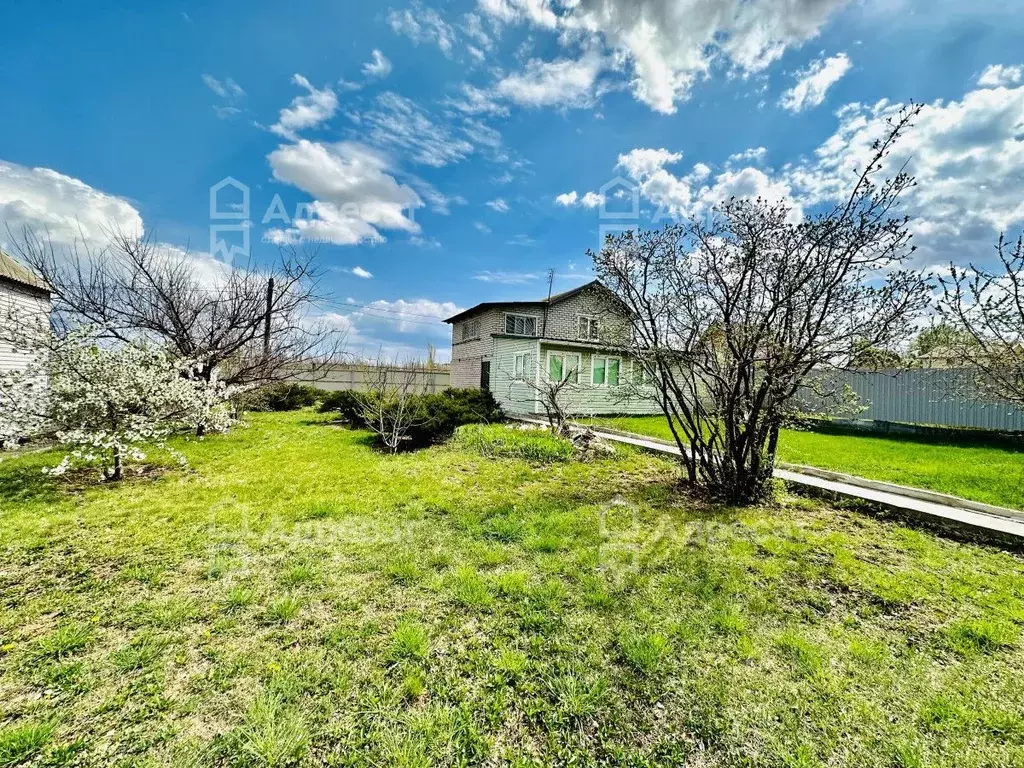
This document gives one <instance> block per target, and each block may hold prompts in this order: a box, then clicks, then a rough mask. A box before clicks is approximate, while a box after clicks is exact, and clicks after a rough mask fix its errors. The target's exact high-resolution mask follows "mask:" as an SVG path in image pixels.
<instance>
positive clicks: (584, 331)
mask: <svg viewBox="0 0 1024 768" xmlns="http://www.w3.org/2000/svg"><path fill="white" fill-rule="evenodd" d="M600 333H601V332H600V327H599V324H598V321H597V318H596V317H581V318H580V328H579V338H581V339H585V340H587V341H597V340H598V339H599V338H600Z"/></svg>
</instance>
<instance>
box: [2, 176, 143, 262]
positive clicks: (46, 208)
mask: <svg viewBox="0 0 1024 768" xmlns="http://www.w3.org/2000/svg"><path fill="white" fill-rule="evenodd" d="M8 227H9V228H10V230H11V232H12V233H13V234H14V236H15V237H18V236H20V235H21V234H22V231H23V230H24V229H26V228H28V229H30V230H33V231H34V232H36V233H37V234H38V235H39V236H41V237H45V236H47V235H49V237H50V238H51V239H52V240H53V241H54V242H55V243H61V244H70V243H73V242H74V241H75V240H78V239H84V240H85V241H86V242H87V243H91V244H95V243H103V242H104V241H105V240H106V233H107V232H108V231H109V230H110V229H112V228H114V229H119V230H122V231H124V232H127V233H132V234H134V233H140V234H141V233H142V231H143V226H142V216H141V215H140V214H139V212H138V210H136V208H135V206H133V205H132V204H131V203H130V202H128V201H127V200H125V199H124V198H121V197H117V196H115V195H109V194H107V193H106V192H101V191H100V190H98V189H94V188H93V187H90V186H89V185H88V184H86V183H85V182H83V181H80V180H79V179H76V178H73V177H71V176H65V175H64V174H62V173H58V172H57V171H53V170H50V169H49V168H28V167H26V166H23V165H17V164H15V163H7V162H3V161H0V239H2V238H6V237H7V231H6V230H7V228H8Z"/></svg>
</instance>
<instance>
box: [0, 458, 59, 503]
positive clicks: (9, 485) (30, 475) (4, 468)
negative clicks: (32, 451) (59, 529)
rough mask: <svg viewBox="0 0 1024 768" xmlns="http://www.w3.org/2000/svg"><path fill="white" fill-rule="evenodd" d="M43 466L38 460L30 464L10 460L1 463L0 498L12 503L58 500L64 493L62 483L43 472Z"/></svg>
mask: <svg viewBox="0 0 1024 768" xmlns="http://www.w3.org/2000/svg"><path fill="white" fill-rule="evenodd" d="M42 467H43V465H42V464H39V463H36V462H31V463H30V464H29V465H28V466H25V465H24V464H21V463H19V464H17V465H14V464H13V462H9V461H8V462H4V463H0V500H2V501H3V502H11V503H18V502H53V501H57V499H59V498H60V497H61V496H62V495H63V491H64V489H63V488H62V487H61V485H62V484H61V483H60V482H58V481H57V480H56V479H55V478H53V477H51V476H50V475H45V474H43V469H42Z"/></svg>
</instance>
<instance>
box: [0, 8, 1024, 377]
mask: <svg viewBox="0 0 1024 768" xmlns="http://www.w3.org/2000/svg"><path fill="white" fill-rule="evenodd" d="M139 5H140V4H136V3H127V2H123V3H115V2H93V3H88V4H67V3H58V2H46V1H43V2H37V3H31V4H30V3H6V4H4V7H3V9H2V10H0V23H2V25H3V28H4V29H8V30H11V29H15V30H25V31H26V32H25V34H19V35H9V36H8V39H7V40H6V41H5V50H4V55H3V57H2V58H0V83H2V85H3V93H4V96H5V102H6V107H7V109H6V110H5V113H6V119H5V120H3V121H0V220H2V221H3V222H4V223H5V224H6V225H8V226H11V227H12V228H14V229H18V228H20V227H22V226H31V227H35V228H41V227H46V228H48V229H49V230H50V232H51V234H52V235H53V236H54V237H55V238H56V239H61V238H63V239H70V238H71V237H73V236H74V235H75V234H83V233H84V234H85V235H86V237H87V238H100V237H101V236H102V235H101V232H102V229H103V227H104V226H105V225H106V224H107V223H117V224H119V225H121V226H129V227H140V228H145V229H146V230H147V231H151V232H154V233H155V234H156V236H157V238H158V240H159V241H160V242H162V243H166V244H168V245H169V246H172V247H177V248H183V247H185V246H188V247H189V248H190V250H191V251H192V252H193V258H195V259H196V261H197V268H198V267H203V268H207V267H209V262H210V257H209V256H208V255H206V254H207V252H209V250H210V229H209V228H210V225H211V220H210V211H209V188H210V187H211V185H213V184H215V183H217V182H218V181H219V180H221V179H222V178H224V177H227V176H231V177H233V178H235V179H238V180H239V181H241V182H243V183H244V184H246V185H248V186H249V187H250V189H251V207H250V218H251V220H252V227H251V230H250V231H251V235H252V236H251V241H250V243H251V248H252V251H253V255H254V257H255V259H256V260H258V261H260V260H263V261H265V260H269V259H272V258H273V256H274V254H275V253H276V249H277V247H278V245H279V244H281V243H293V244H294V243H300V242H301V241H302V240H304V239H305V240H315V241H317V242H319V243H320V244H321V248H322V250H321V255H322V260H323V262H324V265H325V267H327V269H328V272H327V276H326V278H325V287H326V288H327V289H328V291H329V292H330V293H331V294H332V296H333V299H332V301H331V303H330V306H325V307H324V311H325V312H328V313H330V315H331V317H332V319H333V320H334V321H335V322H336V323H337V324H338V325H339V326H340V327H343V328H346V329H347V330H348V332H349V337H350V347H351V349H352V350H353V351H357V352H360V351H361V352H368V353H373V352H375V350H376V349H377V348H378V347H383V348H384V350H385V352H387V353H389V354H394V355H402V356H409V355H416V354H418V355H422V354H423V353H424V352H425V349H426V345H427V344H428V343H433V344H435V345H437V346H438V347H439V348H440V351H441V355H442V357H445V356H446V355H447V351H448V350H447V339H448V335H447V328H446V326H444V325H442V324H441V323H440V319H441V318H443V317H444V316H446V315H448V314H451V313H453V312H454V311H455V310H456V308H464V307H466V306H470V305H472V304H474V303H476V302H479V301H486V300H496V299H504V298H519V297H538V296H541V295H543V294H544V292H545V290H546V285H545V280H546V277H545V274H546V271H547V270H548V269H549V268H550V269H554V270H555V273H556V278H555V285H556V289H558V290H560V289H566V288H569V287H572V286H574V285H577V284H579V283H582V282H585V281H586V280H587V279H589V275H588V270H589V267H588V260H587V258H586V255H585V252H586V250H587V249H588V248H591V247H595V246H596V245H597V243H598V242H599V237H600V232H601V231H602V230H601V228H602V226H609V227H615V226H621V225H628V224H630V223H632V224H635V223H636V222H637V221H640V222H641V223H647V222H650V221H652V220H653V219H655V218H657V219H658V220H662V219H664V218H666V217H674V216H685V215H700V214H701V213H702V212H704V211H706V210H707V208H708V207H709V206H710V205H712V204H713V203H714V202H716V201H717V200H718V199H721V198H722V197H725V196H728V195H730V194H763V195H766V196H769V197H776V198H780V199H784V200H786V201H787V202H789V203H790V204H791V205H793V206H794V208H795V209H799V210H806V209H809V208H812V207H814V206H816V205H820V204H823V203H827V201H828V200H829V199H831V197H833V196H834V195H836V194H838V192H839V191H841V190H842V189H843V188H844V183H845V181H846V179H847V178H848V173H849V168H850V167H851V166H852V165H854V164H855V163H856V160H857V158H858V157H862V156H863V154H864V153H865V152H866V148H867V146H868V145H869V144H870V139H871V138H872V137H873V135H874V134H873V131H875V130H876V126H877V125H879V123H880V121H881V120H883V119H884V117H885V116H886V115H887V114H889V113H890V112H891V110H893V109H895V108H898V106H899V105H900V104H901V103H904V102H906V101H907V100H909V99H914V100H917V101H922V102H925V103H926V104H927V108H926V110H925V112H924V113H922V116H921V119H920V120H919V121H918V126H917V127H916V128H915V129H914V131H913V132H912V134H911V136H910V137H909V138H908V140H907V141H906V142H905V145H904V147H903V149H902V150H901V152H903V155H901V156H900V157H898V158H894V160H900V161H902V159H904V158H906V159H909V160H910V162H911V168H912V170H913V171H914V172H915V173H916V174H917V175H918V177H919V179H920V180H921V184H920V185H919V187H918V189H917V190H915V193H914V196H913V197H912V198H910V199H908V200H907V211H908V213H910V215H911V216H912V217H913V218H914V221H915V225H914V226H915V228H916V229H915V231H916V232H917V238H918V240H917V242H918V244H919V246H920V251H919V255H918V258H919V263H920V265H921V266H927V265H932V264H935V265H940V264H943V263H948V261H949V260H951V259H955V260H966V259H968V258H970V259H974V260H984V259H987V258H988V257H989V255H990V251H991V244H992V242H994V238H995V235H996V232H997V231H998V230H999V229H1008V230H1010V231H1012V232H1016V231H1017V230H1019V228H1020V226H1021V225H1022V223H1024V202H1022V201H1024V71H1022V69H1021V66H1022V64H1024V54H1022V53H1021V50H1022V49H1021V47H1020V39H1021V33H1022V32H1024V21H1022V20H1021V18H1020V15H1019V13H1012V12H1011V11H1010V9H1009V5H1010V4H1007V3H996V2H977V3H972V4H969V7H968V4H966V3H957V2H951V1H949V0H938V1H937V2H924V1H923V0H862V1H861V2H846V1H844V0H700V1H698V0H462V1H460V2H456V1H454V0H453V1H452V2H436V1H435V2H409V0H395V2H393V3H392V4H390V5H389V4H388V3H386V2H385V3H381V4H378V3H369V2H366V3H357V2H339V1H337V0H336V1H335V2H326V1H322V0H307V1H306V2H303V3H301V4H284V3H280V2H262V1H259V0H255V1H254V0H250V1H247V2H242V1H241V0H229V1H226V2H218V3H199V2H151V3H146V4H144V6H143V7H136V6H139ZM615 178H622V179H624V180H626V181H627V182H628V189H630V190H636V194H637V196H638V198H639V200H640V218H639V219H633V218H628V217H626V216H623V215H622V213H623V212H624V211H628V209H629V208H630V203H631V200H632V194H633V193H632V191H631V192H629V193H628V194H626V195H625V196H624V197H620V198H615V197H611V196H609V197H608V198H607V199H606V200H602V197H601V193H602V186H603V185H604V184H606V183H607V182H609V181H611V180H613V179H615ZM275 196H279V199H280V202H281V203H282V204H283V209H284V210H286V211H287V212H288V214H289V216H291V215H293V214H294V212H295V209H296V206H297V205H299V204H307V205H309V206H311V207H310V208H309V210H310V211H311V212H312V215H311V216H308V217H307V218H306V219H304V220H302V221H298V222H294V221H282V220H280V219H277V220H271V221H268V222H267V223H264V222H263V218H264V212H265V211H266V209H267V208H268V206H270V205H271V203H272V202H273V201H274V199H275ZM229 223H230V222H229ZM5 239H7V235H6V234H3V235H0V241H2V240H5Z"/></svg>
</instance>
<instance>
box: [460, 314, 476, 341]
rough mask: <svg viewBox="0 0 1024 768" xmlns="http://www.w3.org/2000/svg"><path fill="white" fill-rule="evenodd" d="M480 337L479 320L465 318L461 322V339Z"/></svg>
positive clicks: (467, 339)
mask: <svg viewBox="0 0 1024 768" xmlns="http://www.w3.org/2000/svg"><path fill="white" fill-rule="evenodd" d="M478 338H480V320H479V319H478V320H467V321H466V322H464V323H463V324H462V340H463V341H469V340H470V339H478Z"/></svg>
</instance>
